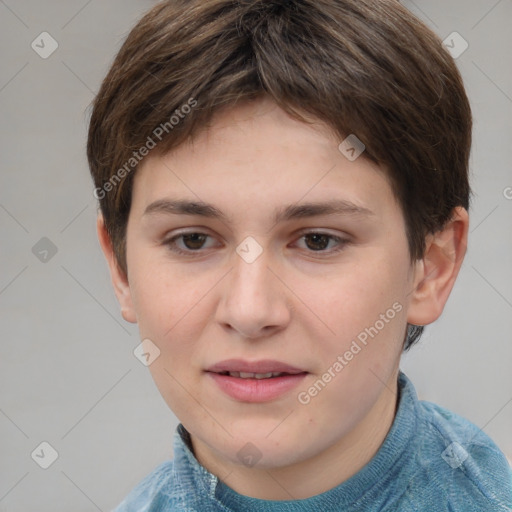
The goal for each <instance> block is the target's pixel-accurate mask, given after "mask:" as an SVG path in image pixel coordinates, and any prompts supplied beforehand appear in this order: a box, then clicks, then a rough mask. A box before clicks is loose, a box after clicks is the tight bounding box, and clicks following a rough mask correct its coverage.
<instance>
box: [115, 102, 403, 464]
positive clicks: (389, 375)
mask: <svg viewBox="0 0 512 512" xmlns="http://www.w3.org/2000/svg"><path fill="white" fill-rule="evenodd" d="M340 142H341V141H340V140H337V139H336V138H335V137H334V136H333V135H332V133H331V132H330V131H329V130H328V129H327V127H326V126H324V125H323V124H322V123H320V122H318V123H316V124H315V125H313V126H310V125H307V124H305V123H301V122H299V121H297V120H294V119H292V118H290V117H289V116H288V115H287V114H285V113H284V112H283V111H282V110H280V109H279V108H278V107H277V106H275V105H274V104H273V103H270V102H267V101H261V100H260V101H258V102H255V103H252V104H245V105H244V106H239V107H236V108H234V109H230V110H227V111H225V112H222V113H221V114H219V115H217V117H216V118H214V120H213V122H212V124H211V126H210V127H209V128H208V130H205V131H204V132H202V133H201V134H200V135H198V136H196V137H195V138H194V140H193V141H190V142H188V143H186V144H183V145H182V146H180V147H179V148H177V149H175V150H173V151H172V152H170V153H168V154H166V155H165V156H149V157H148V158H147V159H146V160H145V161H144V162H143V164H142V166H141V167H140V168H139V169H138V171H137V174H136V176H135V181H134V188H133V202H132V206H131V212H130V216H129V221H128V228H127V267H128V283H129V285H128V286H129V288H128V295H129V298H128V299H126V303H127V304H129V305H128V306H126V307H125V310H124V314H125V318H127V319H129V320H131V321H136V322H138V324H139V328H140V335H141V339H148V340H151V343H152V344H154V345H155V346H156V347H157V348H158V350H159V351H160V355H159V357H157V358H156V360H155V361H154V362H153V363H152V364H151V365H150V370H151V372H152V375H153V378H154V380H155V382H156V385H157V386H158V388H159V390H160V392H161V394H162V396H163V397H164V399H165V400H166V402H167V403H168V405H169V407H170V408H171V409H172V410H173V412H174V413H175V414H176V416H177V417H178V418H179V420H180V421H181V422H182V423H183V425H184V426H185V428H187V430H188V431H189V432H191V434H192V436H193V438H195V439H196V440H197V442H198V443H201V444H202V445H203V446H206V447H208V449H209V450H210V451H211V453H215V454H216V456H217V457H219V458H224V459H225V460H227V461H231V462H232V463H234V464H241V463H242V462H243V460H242V459H243V458H244V456H245V455H246V453H245V452H244V450H245V451H246V452H247V454H248V455H251V453H250V451H251V450H252V451H253V452H254V456H255V457H257V458H258V459H259V464H260V465H261V466H263V467H269V468H277V467H282V466H285V465H287V464H293V463H297V462H300V461H304V460H307V459H309V458H312V457H315V455H317V454H319V453H321V452H323V451H324V450H327V449H328V448H329V447H330V446H333V445H334V444H335V443H337V442H340V440H343V439H344V438H347V437H349V436H350V435H351V433H352V432H354V430H355V429H356V428H357V426H358V425H360V424H361V422H363V421H364V420H365V418H368V417H369V415H370V414H371V412H372V410H374V409H375V407H377V404H378V403H379V402H381V401H382V400H383V397H384V396H385V395H386V393H387V394H388V395H389V390H388V389H387V388H386V386H388V385H389V384H390V383H392V382H393V381H394V380H396V373H397V369H398V362H399V358H400V354H401V349H402V344H403V341H404V333H405V328H406V322H407V311H408V309H409V305H410V292H411V289H412V286H413V271H412V267H411V262H410V258H409V253H408V245H407V238H406V232H405V223H404V218H403V214H402V212H401V209H400V207H399V205H398V203H397V202H396V200H395V198H394V196H393V192H392V189H391V186H390V183H389V181H388V178H387V177H386V174H385V172H384V170H383V169H381V168H379V167H378V166H377V165H375V164H373V163H371V162H370V161H369V160H367V159H365V158H364V153H363V155H362V156H360V157H359V158H357V159H356V160H355V161H350V160H349V159H347V158H346V156H345V155H344V154H343V153H342V152H341V151H340V150H339V149H338V145H339V144H340ZM176 201H180V202H181V203H180V204H177V203H176ZM189 203H201V205H202V207H201V208H199V207H198V205H197V204H196V206H195V207H193V205H191V204H189ZM187 204H188V206H187ZM180 205H181V207H180ZM306 205H308V206H306ZM146 343H149V342H147V341H146ZM148 346H149V345H148ZM228 360H239V361H238V362H237V361H235V362H234V363H232V366H228V364H227V363H225V362H226V361H228ZM240 361H242V362H243V363H245V365H246V366H243V363H241V362H240ZM258 364H260V366H258ZM237 368H238V370H239V371H240V370H242V371H245V372H248V373H268V372H270V371H273V372H277V371H280V369H281V371H282V372H285V373H287V374H288V375H284V376H281V377H271V378H268V379H256V378H255V377H256V376H252V377H253V378H248V379H243V378H241V377H237V376H236V374H234V375H235V376H231V375H227V376H222V375H221V374H220V372H221V371H222V370H224V371H227V370H231V371H237V370H236V369H237ZM251 370H252V372H251ZM291 374H293V375H291ZM249 377H251V376H249ZM258 377H261V375H258ZM247 443H252V445H253V446H252V445H248V444H247Z"/></svg>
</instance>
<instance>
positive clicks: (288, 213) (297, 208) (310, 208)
mask: <svg viewBox="0 0 512 512" xmlns="http://www.w3.org/2000/svg"><path fill="white" fill-rule="evenodd" d="M154 214H167V215H170V214H172V215H198V216H201V217H207V218H211V219H219V220H221V221H224V222H229V218H228V217H227V215H226V214H224V213H223V212H222V211H221V210H219V209H218V208H217V207H215V206H214V205H212V204H209V203H205V202H203V201H188V200H180V199H176V200H172V199H159V200H157V201H154V202H153V203H151V204H150V205H148V206H147V207H146V209H145V210H144V214H143V215H144V216H146V215H154ZM320 215H350V216H355V217H371V216H375V213H374V212H372V211H371V210H369V209H368V208H365V207H364V206H360V205H357V204H355V203H353V202H351V201H347V200H343V199H335V200H331V201H325V202H312V203H302V204H291V205H287V206H285V207H283V208H280V209H279V210H277V211H276V212H275V214H274V223H275V224H277V223H279V222H283V221H288V220H292V219H304V218H308V217H316V216H320Z"/></svg>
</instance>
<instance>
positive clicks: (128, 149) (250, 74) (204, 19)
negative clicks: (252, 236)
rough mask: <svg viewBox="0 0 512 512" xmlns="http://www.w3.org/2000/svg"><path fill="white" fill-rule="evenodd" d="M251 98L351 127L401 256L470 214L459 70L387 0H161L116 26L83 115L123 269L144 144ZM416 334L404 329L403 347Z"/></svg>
mask: <svg viewBox="0 0 512 512" xmlns="http://www.w3.org/2000/svg"><path fill="white" fill-rule="evenodd" d="M263 96H267V97H270V98H272V99H273V100H274V101H275V102H276V103H277V104H278V105H279V106H280V107H281V108H283V109H284V110H285V111H287V112H288V113H289V114H291V115H292V116H294V117H295V118H296V119H299V120H301V121H306V119H307V116H308V115H310V116H313V117H314V118H316V119H319V120H321V121H323V122H324V123H326V124H327V125H328V126H330V127H331V128H332V129H333V130H334V132H335V133H336V134H338V135H339V137H340V141H341V139H342V138H344V137H346V136H347V135H349V134H355V135H356V136H357V137H358V138H359V139H360V140H361V141H362V142H363V143H364V144H365V146H366V150H365V153H364V155H365V156H366V157H367V158H369V159H371V160H372V161H374V162H376V163H378V164H381V165H383V166H385V167H386V168H387V169H388V174H389V178H390V181H391V183H392V186H393V191H394V193H395V195H396V197H397V199H398V201H399V203H400V205H401V208H402V211H403V214H404V218H405V224H406V229H407V238H408V244H409V252H410V255H411V259H413V260H414V259H419V258H421V257H422V256H423V253H424V250H425V236H426V235H427V234H428V233H433V232H435V231H437V230H439V229H441V228H442V227H443V225H444V224H445V223H446V222H447V221H448V220H449V219H450V216H451V214H452V211H453V209H454V208H455V207H456V206H462V207H464V208H466V209H468V207H469V196H470V187H469V183H468V160H469V153H470V146H471V127H472V119H471V110H470V106H469V101H468V98H467V96H466V93H465V91H464V86H463V83H462V79H461V76H460V74H459V72H458V70H457V67H456V65H455V62H454V61H453V59H452V58H451V56H450V55H449V53H448V52H447V51H446V49H445V48H443V46H442V42H441V41H440V39H439V38H438V37H437V36H436V35H435V34H434V33H433V32H432V31H431V30H430V29H428V28H427V27H426V26H425V25H424V24H423V23H422V22H421V21H420V20H418V19H417V18H416V17H415V16H414V15H413V14H411V13H410V12H409V11H408V10H407V9H406V8H405V7H403V6H402V5H400V3H399V2H397V1H396V0H288V1H286V0H167V1H164V2H160V3H159V4H157V5H156V6H155V7H154V8H152V9H151V10H150V11H149V12H148V13H147V14H146V15H145V16H144V17H143V18H142V19H141V20H140V21H139V22H138V23H137V25H136V26H135V27H134V28H133V30H132V31H131V32H130V34H129V35H128V38H127V39H126V41H125V42H124V44H123V46H122V48H121V50H120V51H119V53H118V54H117V56H116V58H115V60H114V62H113V65H112V67H111V69H110V71H109V72H108V74H107V76H106V77H105V79H104V81H103V83H102V85H101V88H100V91H99V93H98V95H97V96H96V98H95V101H94V104H93V111H92V116H91V120H90V128H89V138H88V144H87V156H88V159H89V166H90V170H91V174H92V176H93V179H94V183H95V187H96V189H95V195H96V197H98V199H99V200H100V208H101V211H102V214H103V217H104V219H105V225H106V228H107V230H108V233H109V235H110V238H111V241H112V245H113V248H114V252H115V254H116V258H117V261H118V264H119V266H120V268H121V269H122V270H123V271H124V272H125V273H126V272H127V268H126V226H127V222H128V216H129V212H130V203H131V191H132V184H133V177H134V174H135V171H136V168H137V163H138V161H139V160H140V157H141V153H142V154H145V153H147V151H145V150H144V148H146V149H148V148H149V147H150V143H149V140H150V139H151V140H152V141H153V143H154V144H153V145H154V146H156V147H154V149H151V151H153V152H158V153H162V154H163V153H165V152H167V151H169V150H170V149H172V148H173V147H176V146H178V145H179V144H180V143H182V142H183V141H185V140H186V139H187V138H188V137H189V136H191V135H193V134H195V133H197V132H198V131H199V130H201V128H204V127H205V126H207V124H208V122H209V121H210V120H211V118H212V116H213V115H214V114H215V113H216V112H217V111H219V110H220V109H221V108H224V107H229V106H233V105H235V104H236V103H237V102H241V101H247V100H253V99H257V98H260V97H263ZM187 105H188V109H185V106H187ZM192 106H194V108H192ZM180 114H181V115H180ZM185 114H186V115H185ZM304 114H306V115H304ZM173 117H174V118H175V121H176V119H178V117H179V119H178V122H172V118H173ZM158 127H160V131H159V132H158V133H159V134H160V135H161V137H159V138H158V141H155V138H156V137H155V135H154V134H155V130H157V128H158ZM164 132H165V133H164ZM156 142H158V143H156ZM151 147H152V146H151ZM421 330H422V328H421V327H419V328H418V327H416V326H409V329H408V337H407V340H406V343H405V349H407V348H409V346H410V345H411V344H412V343H413V342H414V341H415V340H416V339H417V338H418V337H419V334H421Z"/></svg>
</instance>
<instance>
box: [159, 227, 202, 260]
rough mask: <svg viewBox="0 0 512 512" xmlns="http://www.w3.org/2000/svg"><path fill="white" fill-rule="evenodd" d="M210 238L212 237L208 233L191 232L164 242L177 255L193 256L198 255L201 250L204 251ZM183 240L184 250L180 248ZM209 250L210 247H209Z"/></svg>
mask: <svg viewBox="0 0 512 512" xmlns="http://www.w3.org/2000/svg"><path fill="white" fill-rule="evenodd" d="M208 238H211V237H210V235H207V234H206V233H199V232H190V233H181V234H178V235H175V236H173V237H172V238H169V239H168V240H166V241H165V242H164V245H166V246H167V247H168V248H169V249H170V250H171V251H172V252H175V253H177V254H187V255H191V254H193V253H194V252H196V253H198V252H200V250H201V249H204V248H205V247H204V244H205V242H206V240H207V239H208ZM180 239H181V240H182V242H183V245H184V248H183V247H180V246H179V244H178V241H179V240H180ZM207 248H208V247H207Z"/></svg>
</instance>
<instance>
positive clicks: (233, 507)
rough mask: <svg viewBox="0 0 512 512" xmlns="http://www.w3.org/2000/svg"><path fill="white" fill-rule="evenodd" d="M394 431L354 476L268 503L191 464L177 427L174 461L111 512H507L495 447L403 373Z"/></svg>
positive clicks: (508, 493)
mask: <svg viewBox="0 0 512 512" xmlns="http://www.w3.org/2000/svg"><path fill="white" fill-rule="evenodd" d="M398 386H399V404H398V409H397V414H396V416H395V419H394V421H393V425H392V427H391V429H390V431H389V432H388V435H387V436H386V439H385V440H384V442H383V444H382V445H381V447H380V448H379V450H378V452H377V453H376V454H375V456H374V457H373V458H372V459H371V460H370V461H369V462H368V464H366V466H364V467H363V468H362V469H361V470H360V471H359V472H358V473H356V474H355V475H354V476H352V477H351V478H349V479H348V480H346V481H345V482H343V483H341V484H340V485H338V486H336V487H335V488H333V489H331V490H329V491H327V492H324V493H322V494H318V495H316V496H313V497H311V498H307V499H302V500H290V501H269V500H261V499H256V498H250V497H247V496H243V495H241V494H238V493H237V492H235V491H234V490H232V489H231V488H229V487H228V486H227V485H225V484H224V483H222V482H221V481H220V480H219V479H218V478H217V477H216V476H215V475H213V474H211V473H209V472H208V471H207V470H206V469H205V468H204V467H203V466H201V465H200V464H199V463H198V461H197V460H196V458H195V457H194V455H193V453H192V451H191V448H190V446H191V445H190V441H189V435H188V432H187V431H186V430H185V428H184V427H183V425H181V424H180V425H178V427H177V429H176V432H175V434H174V460H172V461H168V462H165V463H164V464H162V465H160V466H159V467H157V468H156V469H155V470H154V471H153V472H152V473H151V474H150V475H149V476H147V477H146V478H145V479H144V480H143V481H142V482H141V483H140V484H139V485H138V486H137V487H136V488H135V489H134V490H133V491H132V492H131V493H130V494H129V495H128V496H127V498H126V499H125V500H124V501H123V502H122V503H121V504H120V505H119V506H118V508H116V509H115V511H114V512H150V511H151V512H157V511H158V512H164V511H165V512H167V511H169V512H171V511H172V512H192V511H197V512H221V511H222V512H228V511H230V512H306V511H308V512H309V511H315V512H330V511H332V512H335V511H340V512H341V511H343V512H361V511H367V512H399V511H404V512H405V511H407V512H420V511H421V512H424V511H427V512H477V511H478V512H484V511H485V512H487V511H489V512H491V511H492V512H494V511H496V512H498V511H500V512H506V511H507V512H510V511H512V471H511V468H510V466H509V465H508V463H507V460H506V458H505V456H504V455H503V453H501V451H500V450H499V448H498V447H497V446H496V445H495V444H494V442H493V441H492V440H491V439H490V438H489V437H488V436H487V435H486V434H485V433H484V432H482V431H481V430H480V429H479V428H478V427H476V426H475V425H473V424H472V423H470V422H469V421H467V420H465V419H464V418H461V417H460V416H457V415H456V414H453V413H451V412H449V411H448V410H446V409H444V408H442V407H440V406H438V405H435V404H433V403H430V402H424V401H419V400H418V397H417V395H416V391H415V389H414V386H413V385H412V383H411V381H410V380H409V379H408V378H407V377H406V376H405V375H404V374H403V373H400V375H399V379H398Z"/></svg>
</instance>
